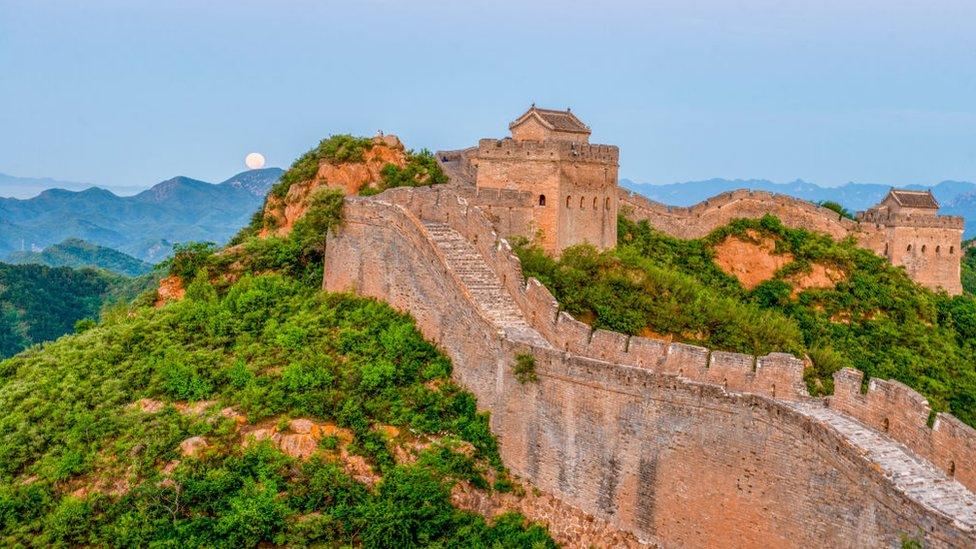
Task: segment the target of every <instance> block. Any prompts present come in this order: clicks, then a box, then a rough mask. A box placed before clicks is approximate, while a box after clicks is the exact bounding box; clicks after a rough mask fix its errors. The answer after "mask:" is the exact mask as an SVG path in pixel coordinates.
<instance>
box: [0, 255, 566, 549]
mask: <svg viewBox="0 0 976 549" xmlns="http://www.w3.org/2000/svg"><path fill="white" fill-rule="evenodd" d="M253 244H254V243H253V242H252V241H248V243H247V244H246V245H245V248H247V247H248V246H250V245H253ZM284 245H285V242H284V241H281V240H278V241H276V242H274V243H273V244H272V245H270V246H267V247H260V248H259V249H260V250H261V251H262V253H265V254H266V256H264V257H262V258H260V259H254V258H250V259H247V260H246V261H245V260H241V259H240V258H238V259H235V261H243V264H244V265H245V266H246V265H248V262H249V261H255V264H260V265H262V268H263V266H264V265H266V264H273V263H275V262H276V261H282V263H283V264H288V261H290V260H288V261H283V260H281V259H280V258H281V257H293V256H292V255H291V254H292V251H282V250H280V249H279V248H280V247H282V246H284ZM262 246H263V245H262ZM299 254H300V252H299ZM271 257H274V258H277V259H269V258H271ZM224 260H225V259H224V258H223V257H222V256H213V255H208V256H207V260H206V262H204V263H203V264H200V263H197V264H194V265H193V268H192V269H190V268H187V272H189V271H191V270H192V271H195V272H197V273H207V272H213V273H217V272H219V269H220V268H221V265H223V263H222V262H223V261H224ZM288 271H289V269H285V270H284V271H283V272H281V274H262V275H255V274H253V273H247V272H245V273H244V274H243V275H242V276H241V277H240V278H239V279H238V280H237V281H236V282H234V283H233V284H230V285H227V286H220V285H213V284H211V283H210V281H209V280H207V277H206V276H201V277H197V278H196V280H194V282H193V283H192V284H191V285H190V288H188V291H187V295H186V297H185V298H184V299H183V300H181V301H178V302H174V303H171V304H168V305H167V306H165V307H162V308H159V309H157V308H155V307H151V306H146V307H141V308H134V309H130V310H128V311H126V312H125V314H113V315H109V316H107V317H106V318H105V320H103V322H102V323H101V324H99V325H97V326H94V327H91V328H89V329H87V330H86V331H85V332H84V333H83V334H80V335H74V336H69V337H65V338H61V339H60V340H58V341H56V342H53V343H51V344H48V345H46V346H45V347H43V348H41V349H37V350H35V351H31V352H28V353H23V354H20V355H18V356H16V357H14V358H12V359H9V360H7V361H3V362H0V524H2V534H0V535H2V539H3V540H4V543H5V544H7V545H14V546H16V545H36V544H41V545H92V546H104V545H113V546H114V545H127V546H163V545H165V546H231V545H233V546H235V547H236V546H242V547H253V546H256V545H259V544H269V545H294V546H307V545H315V544H319V545H324V546H362V545H369V544H370V543H380V544H384V545H385V543H386V542H387V541H389V540H390V539H392V540H396V541H397V543H402V544H405V545H406V546H413V547H418V546H425V545H438V546H503V547H510V546H524V544H525V543H531V544H535V545H536V546H546V547H553V544H552V542H551V540H550V539H549V537H548V535H547V533H546V532H545V530H544V529H543V528H540V527H538V526H535V525H531V524H529V523H527V522H526V521H525V520H524V518H522V517H512V518H505V519H504V520H501V521H496V522H495V523H494V524H493V525H490V526H489V525H488V524H487V523H486V522H485V521H484V519H482V518H481V517H480V516H478V515H475V514H473V513H468V512H464V511H460V510H458V509H457V508H455V507H453V506H452V505H451V501H450V489H451V486H453V485H454V483H457V482H471V483H473V484H475V485H477V486H481V487H483V488H486V489H487V481H486V480H485V478H486V475H485V474H484V473H485V469H486V468H487V467H492V468H494V469H495V470H496V473H497V476H498V477H499V478H507V477H505V475H504V467H503V466H502V463H501V458H500V456H499V455H498V447H497V441H496V440H495V438H494V437H493V436H492V435H491V432H490V430H489V428H488V419H487V415H485V414H480V413H478V411H477V407H476V403H475V400H474V397H473V396H472V395H471V394H470V393H467V392H465V391H463V390H462V389H461V388H460V387H458V386H457V385H455V384H454V383H453V382H452V381H451V379H450V372H451V367H450V361H449V360H448V359H447V358H446V357H445V356H444V355H442V354H441V353H440V352H438V350H437V349H436V348H435V347H434V346H433V345H431V344H430V343H428V342H426V341H424V340H423V338H422V337H421V335H420V333H419V332H418V331H417V329H416V327H415V326H414V323H413V321H412V320H411V319H410V318H409V317H407V316H405V315H403V314H400V313H398V312H396V311H394V310H393V309H391V308H390V307H388V306H386V305H384V304H382V303H379V302H376V301H373V300H367V299H362V298H358V297H355V296H352V295H348V294H326V293H323V292H321V291H320V290H319V289H318V286H317V285H316V286H314V287H313V286H309V285H307V284H304V283H303V282H302V281H301V280H298V279H296V278H295V277H293V276H291V275H290V274H288ZM431 381H436V384H430V382H431ZM140 398H154V399H159V400H162V401H163V402H164V403H167V404H172V403H175V402H199V401H200V400H204V399H207V400H214V401H216V402H215V403H214V406H213V407H211V409H210V411H209V412H206V413H204V414H203V415H201V416H196V415H192V414H184V413H181V412H179V411H178V410H177V409H176V408H174V407H173V406H167V407H166V408H164V409H163V410H162V411H158V412H143V411H141V410H139V409H138V408H134V407H133V406H132V403H133V401H136V400H138V399H140ZM226 406H232V407H234V409H235V410H237V411H238V412H239V413H241V414H244V415H246V416H247V419H248V421H249V422H250V423H252V424H256V423H260V422H262V421H265V420H266V419H268V418H281V419H282V423H283V425H282V426H281V427H286V426H285V425H284V423H285V422H286V421H287V419H288V418H297V417H308V418H312V419H314V420H316V421H320V422H336V423H338V424H340V425H343V426H346V427H348V428H350V429H352V431H353V432H354V434H355V440H354V441H353V443H352V444H351V445H350V446H349V447H348V449H349V450H350V451H353V452H358V453H360V454H362V455H364V456H365V457H366V458H367V459H368V461H369V462H370V463H372V464H373V466H374V470H375V471H377V472H378V473H380V474H382V476H383V480H382V481H381V483H380V485H379V486H378V487H377V489H376V490H375V491H371V490H369V489H367V487H366V486H365V485H364V484H362V483H360V482H358V481H356V480H355V479H353V478H351V477H350V476H349V475H348V474H346V473H345V472H344V471H343V469H342V466H341V465H340V464H338V463H334V462H330V461H329V460H330V459H334V457H335V452H334V450H337V449H338V448H339V446H340V441H339V440H338V438H336V437H325V438H323V440H322V441H321V443H320V447H321V448H323V452H322V453H320V454H317V455H314V456H313V457H312V458H310V459H309V460H307V461H305V462H297V461H295V460H292V459H290V458H288V457H286V456H284V455H283V454H281V453H280V452H279V451H278V450H277V449H275V448H274V447H273V446H271V445H270V444H268V443H267V442H265V443H261V444H253V445H249V446H248V447H247V448H242V447H241V445H240V433H239V432H238V431H237V430H236V428H235V425H234V422H233V421H231V420H228V419H221V418H220V417H219V414H218V413H217V410H219V409H221V408H223V407H226ZM379 424H383V425H393V426H397V427H398V428H401V429H403V430H409V432H411V433H412V434H413V436H418V437H422V436H436V437H438V438H443V439H444V440H445V441H448V442H445V444H444V445H435V446H433V447H431V448H430V449H429V451H428V453H427V454H425V455H422V456H421V458H420V459H418V461H417V463H414V464H397V463H396V462H395V459H394V457H393V453H392V451H391V449H390V442H389V441H388V440H387V439H386V437H385V436H384V435H383V434H382V433H381V432H379V431H378V430H377V429H375V426H376V425H379ZM191 436H204V437H205V438H206V440H207V441H208V444H209V446H208V451H207V452H204V453H203V454H201V455H200V456H198V457H196V458H189V457H181V456H180V454H179V444H180V442H181V441H183V440H185V439H187V438H189V437H191ZM450 441H466V442H468V443H470V444H471V445H472V446H473V447H474V448H475V451H474V453H473V455H471V456H467V455H463V454H459V453H457V452H454V451H452V450H451V448H452V446H451V445H450V444H451V443H450ZM329 456H332V457H331V458H330V457H329ZM177 459H179V460H180V465H179V466H178V467H177V468H176V469H175V470H174V471H173V472H172V473H171V474H170V476H169V480H168V481H166V482H163V478H162V477H161V475H160V468H161V467H162V466H163V464H166V463H169V462H171V461H173V460H177ZM30 476H33V477H34V481H33V482H32V483H31V484H29V485H25V484H23V479H24V478H27V477H30ZM98 479H107V480H109V481H112V482H114V481H115V480H116V479H126V480H128V481H131V482H132V485H131V486H130V487H129V488H128V491H127V492H125V493H124V494H122V495H102V494H100V493H98V492H97V491H96V492H92V493H91V494H90V495H88V496H86V497H72V496H71V495H70V493H71V491H72V490H73V489H74V487H76V486H78V485H89V484H91V483H94V482H95V481H96V480H98ZM503 486H504V485H503ZM380 540H383V541H382V542H381V541H380Z"/></svg>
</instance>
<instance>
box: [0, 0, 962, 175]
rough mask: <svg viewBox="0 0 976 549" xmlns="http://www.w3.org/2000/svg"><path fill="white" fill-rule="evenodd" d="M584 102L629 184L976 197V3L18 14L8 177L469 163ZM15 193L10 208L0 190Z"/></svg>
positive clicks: (493, 4) (5, 155) (189, 4)
mask: <svg viewBox="0 0 976 549" xmlns="http://www.w3.org/2000/svg"><path fill="white" fill-rule="evenodd" d="M533 101H535V102H536V103H538V104H539V105H542V106H549V107H554V108H564V107H566V106H571V107H572V108H573V111H574V112H575V113H577V114H578V115H579V116H580V117H581V118H582V119H583V120H584V121H585V122H586V123H588V124H589V125H590V126H591V128H592V129H593V136H592V139H593V141H596V142H600V143H612V144H616V145H619V146H620V148H621V155H620V156H621V158H620V162H621V167H620V174H621V176H622V177H629V178H632V179H635V180H638V181H650V182H655V183H669V182H674V181H686V180H693V179H704V178H710V177H726V178H768V179H773V180H777V181H787V180H792V179H795V178H803V179H807V180H810V181H813V182H817V183H821V184H830V185H834V184H840V183H843V182H846V181H850V180H854V181H861V182H879V183H892V184H907V183H934V182H937V181H939V180H942V179H967V180H976V1H974V0H927V1H908V0H884V1H882V0H843V1H841V0H815V1H814V0H794V1H786V0H780V1H774V0H738V1H732V0H728V1H718V0H711V1H707V2H694V1H687V0H686V1H677V0H675V1H666V2H651V1H647V2H637V1H631V2H620V1H607V0H591V1H588V2H577V1H573V0H560V1H558V2H557V1H545V2H529V1H527V0H523V1H520V2H507V1H502V0H492V1H490V2H481V1H471V0H465V1H456V0H455V1H447V0H445V1H436V2H435V1H424V0H411V1H404V2H398V1H392V0H385V1H383V0H344V1H341V2H338V1H337V2H333V1H329V0H307V1H306V0H262V1H259V0H233V1H232V0H209V1H207V2H201V1H199V0H193V1H189V0H166V1H160V0H156V1H153V2H143V1H135V0H111V1H109V0H86V1H78V0H63V1H62V0H19V1H11V0H0V172H4V173H9V174H14V175H19V176H38V177H39V176H44V177H54V178H58V179H67V180H80V181H87V182H92V183H99V184H103V185H148V184H151V183H154V182H156V181H159V180H162V179H165V178H168V177H171V176H174V175H178V174H183V175H189V176H192V177H197V178H201V179H206V180H211V181H214V180H220V179H223V178H225V177H227V176H229V175H231V174H233V173H235V172H237V171H240V170H243V169H244V166H243V159H244V156H245V154H246V153H248V152H250V151H259V152H262V153H264V154H265V155H266V156H267V157H268V161H269V165H279V166H282V167H287V165H288V164H290V163H291V161H292V160H293V159H294V158H295V157H296V156H298V155H299V154H300V153H302V152H303V151H304V150H306V149H308V148H309V147H310V146H312V145H313V144H314V143H316V142H317V140H318V139H320V138H322V137H325V136H327V135H328V134H330V133H339V132H351V133H358V134H367V135H372V134H373V133H374V132H375V131H376V130H377V129H383V130H385V131H387V132H394V133H397V134H399V135H400V136H401V137H402V138H403V139H404V141H405V142H406V143H407V144H408V145H409V146H412V147H415V148H420V147H428V148H431V149H439V148H440V149H449V148H461V147H464V146H468V145H472V144H474V143H475V142H476V140H477V139H478V138H479V137H489V136H492V137H497V136H502V135H505V134H506V132H507V125H508V122H509V121H511V120H512V119H513V118H515V117H516V116H517V115H518V114H520V113H521V112H522V111H523V110H524V109H525V108H526V107H527V106H528V105H529V103H531V102H533ZM0 194H2V193H0Z"/></svg>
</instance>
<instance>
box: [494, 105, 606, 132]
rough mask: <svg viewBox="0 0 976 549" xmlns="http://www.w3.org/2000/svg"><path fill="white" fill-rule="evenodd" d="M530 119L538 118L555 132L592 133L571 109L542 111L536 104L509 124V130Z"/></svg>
mask: <svg viewBox="0 0 976 549" xmlns="http://www.w3.org/2000/svg"><path fill="white" fill-rule="evenodd" d="M530 118H536V119H537V120H538V121H539V122H541V123H542V125H543V126H545V127H547V128H549V129H550V130H553V131H557V132H567V133H584V134H589V133H590V128H589V126H587V125H586V124H584V123H583V122H581V121H580V119H579V118H576V115H574V114H573V113H572V112H570V110H569V109H566V110H564V111H555V110H551V109H540V108H538V107H536V106H535V104H533V105H532V106H531V107H529V110H527V111H525V114H523V115H522V116H520V117H518V118H517V119H515V121H514V122H512V123H511V124H509V125H508V127H509V129H511V128H514V127H515V126H518V125H519V124H522V123H523V122H525V121H526V120H528V119H530Z"/></svg>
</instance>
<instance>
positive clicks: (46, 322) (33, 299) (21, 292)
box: [0, 263, 149, 358]
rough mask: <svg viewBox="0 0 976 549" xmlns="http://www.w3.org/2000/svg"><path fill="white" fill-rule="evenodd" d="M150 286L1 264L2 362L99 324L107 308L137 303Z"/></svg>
mask: <svg viewBox="0 0 976 549" xmlns="http://www.w3.org/2000/svg"><path fill="white" fill-rule="evenodd" d="M148 283H149V279H148V278H147V279H141V280H134V279H129V278H127V277H123V276H120V275H114V274H111V273H108V272H105V271H98V270H95V269H80V270H76V269H70V268H67V267H58V268H52V267H46V266H42V265H9V264H6V263H0V358H5V357H9V356H12V355H14V354H16V353H18V352H20V351H21V350H22V349H24V348H26V347H28V346H30V345H33V344H35V343H40V342H43V341H49V340H52V339H57V338H58V337H61V336H62V335H64V334H66V333H69V332H71V331H73V330H74V326H75V323H76V322H78V321H79V320H82V319H97V318H98V315H99V311H100V310H101V309H102V307H103V306H104V305H106V304H107V303H111V302H113V301H124V300H128V299H132V298H133V297H135V295H136V294H138V293H139V291H141V290H142V289H144V287H145V286H146V284H148Z"/></svg>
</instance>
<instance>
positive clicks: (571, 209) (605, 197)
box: [472, 105, 620, 255]
mask: <svg viewBox="0 0 976 549" xmlns="http://www.w3.org/2000/svg"><path fill="white" fill-rule="evenodd" d="M509 130H510V131H511V134H512V136H511V137H510V138H505V139H482V140H480V141H479V142H478V147H477V150H476V151H475V152H474V155H473V158H472V163H473V164H474V165H475V166H476V167H477V174H476V177H475V185H476V186H477V187H478V189H504V190H514V191H522V192H524V193H527V194H530V195H531V201H532V211H531V215H530V218H531V220H532V225H533V226H532V227H528V228H527V229H529V231H530V234H528V235H527V236H530V237H534V238H535V239H536V240H537V241H538V243H539V244H540V245H541V246H542V247H543V249H545V250H546V251H547V252H549V253H551V254H553V255H559V254H560V253H561V252H562V251H563V250H564V249H566V248H567V247H569V246H573V245H575V244H582V243H584V242H585V243H589V244H592V245H594V246H596V247H597V248H599V249H607V248H612V247H613V246H615V245H616V244H617V168H618V159H619V154H620V153H619V150H618V149H617V147H615V146H613V145H592V144H590V143H589V138H590V128H589V127H587V126H586V125H585V124H583V122H581V121H580V120H579V119H578V118H577V117H576V115H574V114H573V113H572V112H571V111H570V110H569V109H567V110H565V111H557V110H550V109H540V108H537V107H536V106H535V105H532V107H530V108H529V110H527V111H526V112H525V113H524V114H523V115H522V116H519V117H518V118H517V119H516V120H515V121H514V122H512V123H511V124H509Z"/></svg>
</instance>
